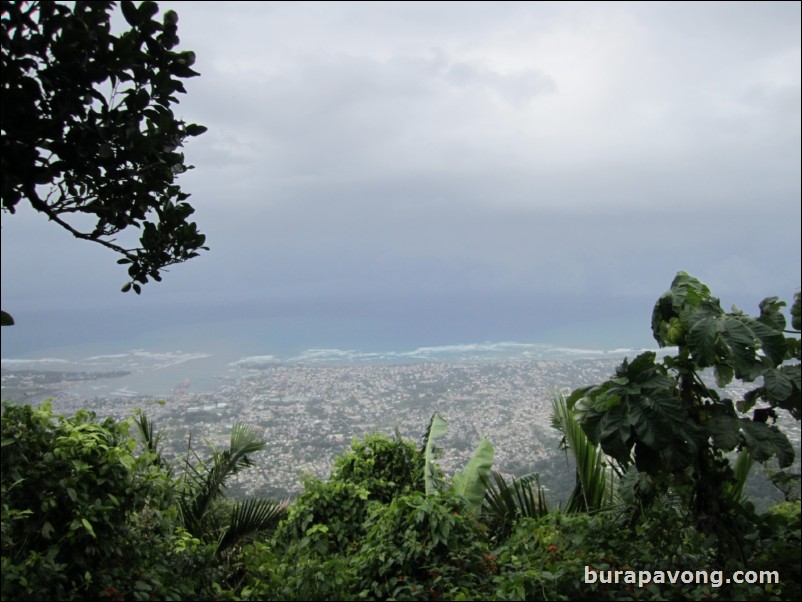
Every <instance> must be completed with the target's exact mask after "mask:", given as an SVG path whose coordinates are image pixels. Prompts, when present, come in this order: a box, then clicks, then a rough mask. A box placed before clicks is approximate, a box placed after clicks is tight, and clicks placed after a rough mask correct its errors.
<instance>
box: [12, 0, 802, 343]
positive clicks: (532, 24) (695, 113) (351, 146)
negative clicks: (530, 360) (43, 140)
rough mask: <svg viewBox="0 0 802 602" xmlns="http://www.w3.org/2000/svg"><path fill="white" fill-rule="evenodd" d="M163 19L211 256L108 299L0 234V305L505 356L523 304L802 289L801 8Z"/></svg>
mask: <svg viewBox="0 0 802 602" xmlns="http://www.w3.org/2000/svg"><path fill="white" fill-rule="evenodd" d="M168 4H169V3H168ZM165 8H166V6H165ZM175 8H176V10H177V11H178V13H179V16H180V21H179V34H180V35H181V37H182V45H185V46H186V47H188V48H192V49H193V50H195V51H196V52H197V55H198V65H197V66H198V69H199V70H200V71H201V73H202V77H201V78H197V79H195V80H192V81H190V82H189V83H188V89H189V94H188V95H187V96H186V97H185V98H184V99H182V103H181V105H180V108H179V111H178V112H179V114H183V115H184V116H185V117H186V118H187V119H190V120H192V121H197V122H198V123H203V124H204V125H207V126H208V127H209V132H208V133H207V134H205V135H204V136H202V137H200V138H196V139H193V140H192V141H191V142H190V144H189V145H188V147H187V148H186V154H187V156H188V158H189V160H190V161H191V162H192V163H194V164H195V165H196V169H195V170H193V171H192V172H189V173H188V174H186V175H185V176H184V177H183V180H182V181H183V185H184V187H185V188H186V189H187V190H188V191H190V192H192V194H193V196H192V201H193V203H194V205H195V206H196V208H197V216H196V219H197V221H198V223H199V225H200V228H201V230H202V231H204V232H205V233H206V234H207V235H208V241H209V245H210V246H211V248H212V250H211V251H210V252H209V253H207V254H204V255H203V256H202V257H200V258H198V259H195V260H193V261H191V262H189V263H187V264H186V265H182V266H176V267H175V268H174V269H173V270H172V271H171V273H170V274H168V275H167V277H166V278H165V281H164V283H162V284H160V285H157V286H154V287H148V288H147V289H146V291H145V293H144V295H143V298H142V299H130V298H128V297H125V298H123V297H122V296H120V295H117V294H116V292H115V291H116V285H117V283H118V281H119V283H120V284H121V283H122V280H123V279H124V272H123V271H121V270H119V268H118V266H115V265H114V264H113V258H112V257H111V256H110V255H108V254H106V253H104V252H103V251H101V250H99V249H94V248H91V246H90V245H86V244H81V243H79V242H77V241H73V240H70V239H69V237H66V236H59V235H57V234H55V233H54V231H53V228H51V227H50V224H46V223H44V222H43V221H41V218H38V219H34V218H37V217H38V216H31V217H30V218H29V217H27V216H25V215H20V216H4V217H3V270H2V271H3V287H2V288H3V305H4V308H5V307H6V306H9V307H10V306H11V305H17V306H20V305H22V306H26V307H34V306H36V307H48V306H49V307H56V308H57V307H59V306H63V305H68V306H82V305H87V304H97V305H103V306H108V307H119V308H122V309H123V310H125V311H131V312H135V311H137V309H136V308H138V307H142V306H145V307H159V306H165V307H167V306H169V307H186V306H192V307H203V306H204V305H208V306H210V307H212V306H214V307H221V306H222V307H233V306H234V305H237V304H240V305H241V304H253V305H254V306H255V307H262V308H264V311H265V312H275V315H277V316H285V317H286V319H287V320H288V322H287V323H288V324H289V323H292V324H295V325H298V324H299V321H300V323H303V322H304V319H308V320H311V317H310V316H312V315H314V316H315V317H316V318H320V320H324V318H325V316H326V312H327V311H330V313H329V321H330V322H331V323H332V324H333V323H340V324H349V325H350V327H352V328H354V329H355V330H359V329H360V328H367V327H364V326H363V327H359V326H358V325H357V322H358V320H357V318H356V317H354V316H359V315H362V314H365V315H367V314H370V315H371V316H373V318H372V320H373V322H371V323H372V324H373V325H374V326H376V327H377V328H378V327H386V328H396V329H399V330H403V326H402V324H406V328H407V329H408V331H409V332H410V333H411V332H426V330H427V324H428V325H429V326H430V327H431V329H432V330H431V332H438V333H439V335H440V336H442V337H444V338H447V337H448V336H451V337H452V338H453V337H458V334H459V332H458V330H459V328H464V329H465V337H470V336H487V337H492V336H494V335H493V334H492V332H493V328H494V327H497V328H498V329H499V330H498V335H497V336H499V337H501V336H512V334H514V332H515V329H516V328H518V329H519V330H520V332H521V333H522V336H523V334H528V335H529V336H535V334H536V333H535V330H536V329H531V328H528V327H527V326H526V324H527V320H532V323H534V322H537V321H538V320H541V318H538V319H537V320H536V319H535V318H534V317H533V316H532V314H533V313H536V312H537V308H538V307H541V309H543V311H545V312H546V313H551V314H552V315H553V319H552V322H556V321H559V320H558V316H557V314H559V319H562V320H567V319H569V313H570V312H569V311H568V310H567V309H565V311H562V310H561V309H560V308H561V306H564V307H565V308H569V307H570V308H571V311H573V312H574V314H573V315H574V318H577V319H578V317H577V316H576V315H575V314H576V312H578V311H580V310H581V308H582V307H583V305H584V306H586V307H589V306H591V305H592V306H593V307H594V308H596V309H595V310H594V311H595V312H597V313H598V314H599V315H601V314H603V313H604V311H607V312H610V315H611V316H613V315H615V314H616V312H617V311H618V310H616V306H618V307H626V308H627V311H628V312H630V313H631V312H632V307H633V306H634V305H635V304H636V301H637V304H638V307H640V306H641V305H642V306H643V307H642V309H643V311H644V312H646V313H648V311H649V310H650V304H651V302H652V301H653V300H654V298H655V297H656V296H657V295H658V294H659V293H660V292H662V291H663V290H664V289H665V288H666V287H667V286H668V284H669V283H670V281H671V278H672V277H673V275H674V273H675V272H676V271H677V270H680V269H684V270H687V271H690V272H691V273H694V274H695V275H697V276H698V277H700V278H701V279H702V280H704V281H706V282H708V284H710V285H711V287H712V288H713V290H714V291H715V292H716V293H718V294H720V295H722V296H725V295H730V296H732V297H734V298H735V300H737V302H739V303H742V304H745V305H746V304H748V303H753V301H754V299H753V297H760V296H762V295H764V294H765V295H768V294H780V295H784V296H789V295H790V294H791V292H792V290H793V287H795V286H798V282H799V271H800V252H799V249H800V244H801V241H800V228H799V223H800V203H799V198H800V192H801V191H800V168H799V165H800V76H799V73H800V28H799V21H800V20H799V6H798V5H797V4H795V3H760V4H747V3H727V4H720V3H692V4H657V3H654V4H653V3H599V4H595V3H591V4H589V3H578V4H573V3H508V4H507V3H492V4H491V3H468V4H464V5H459V6H457V7H454V6H453V4H452V3H390V4H375V5H374V4H367V5H366V4H365V3H353V4H352V3H322V4H317V3H311V4H306V3H305V4H293V3H289V4H280V3H278V4H276V3H268V4H262V3H231V2H229V3H226V4H225V7H224V8H223V7H221V6H219V5H209V4H208V3H189V4H185V3H178V4H177V5H176V6H175ZM54 291H56V292H57V294H54ZM559 299H565V301H564V302H563V303H561V302H560V301H559ZM368 300H369V302H368ZM448 303H452V304H454V305H455V307H456V306H459V307H460V308H462V309H460V310H459V311H457V312H456V313H455V316H454V318H453V320H451V319H450V318H448V316H447V315H445V314H447V313H448V312H447V311H446V310H445V309H443V308H445V307H447V306H448ZM538 304H540V305H538ZM327 307H328V308H329V309H328V310H327V309H326V308H327ZM427 307H429V308H437V311H436V312H435V313H437V316H438V317H437V320H436V321H439V323H440V324H441V326H442V328H441V329H439V330H438V329H435V328H434V326H432V324H433V322H431V320H430V317H427ZM382 308H384V309H382ZM544 308H546V309H544ZM603 310H604V311H603ZM432 311H434V310H432ZM304 312H305V313H304ZM490 314H493V315H494V316H495V317H492V316H491V315H490ZM299 316H306V318H302V317H299ZM321 316H323V317H321ZM348 316H350V317H348ZM640 317H641V318H642V316H640ZM416 319H419V320H420V324H415V321H416ZM594 319H600V318H599V317H598V316H597V314H596V313H594ZM611 319H613V318H611ZM622 319H624V318H622ZM482 320H486V321H487V322H486V324H485V326H482V324H481V321H482ZM308 323H309V324H311V323H312V322H311V321H309V322H308ZM319 323H322V322H315V324H319ZM538 323H539V324H541V322H538ZM413 324H415V325H414V326H413ZM445 324H450V325H451V326H450V327H449V328H451V330H450V332H451V335H447V334H446V331H449V328H446V326H445ZM543 324H545V323H542V324H541V326H542V325H543ZM381 325H383V326H381ZM544 327H545V326H544ZM287 328H288V329H289V326H287ZM299 328H300V329H301V330H303V329H304V328H308V327H302V326H299ZM331 328H332V332H333V333H336V332H341V331H342V330H343V329H345V326H337V327H334V326H332V327H331ZM455 333H456V334H455ZM287 336H291V333H290V334H288V335H287ZM332 336H334V334H333V335H332ZM463 340H468V338H464V339H463ZM427 342H433V341H427ZM434 342H436V341H434ZM413 343H415V344H417V342H415V341H413Z"/></svg>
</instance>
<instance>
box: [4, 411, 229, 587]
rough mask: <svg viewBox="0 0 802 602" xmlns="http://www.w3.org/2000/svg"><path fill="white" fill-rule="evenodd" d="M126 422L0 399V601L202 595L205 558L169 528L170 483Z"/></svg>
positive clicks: (208, 576)
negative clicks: (139, 451) (65, 413)
mask: <svg viewBox="0 0 802 602" xmlns="http://www.w3.org/2000/svg"><path fill="white" fill-rule="evenodd" d="M128 426H129V425H128V422H119V423H118V422H115V421H114V420H112V419H106V420H104V421H102V422H100V423H98V422H97V420H96V418H95V415H94V414H92V413H90V412H86V411H79V412H78V413H77V414H75V416H73V417H71V418H65V417H63V416H59V415H57V414H53V413H52V410H51V407H50V405H49V404H45V405H43V406H42V407H40V408H38V409H33V408H31V407H30V406H17V405H13V404H5V405H4V408H3V415H2V597H3V598H4V599H17V600H25V599H29V600H41V599H51V600H55V599H59V600H69V599H96V598H111V599H120V600H122V599H151V598H165V597H170V598H177V597H180V598H183V597H193V596H198V597H201V598H203V597H204V594H203V590H204V587H207V586H209V585H210V584H211V581H212V580H213V579H214V572H213V571H211V570H210V568H211V567H210V566H209V564H208V563H209V562H210V561H211V559H212V556H211V555H210V554H209V552H208V551H207V550H206V549H205V548H204V546H202V545H201V544H200V542H199V541H196V540H193V539H192V538H191V537H189V535H188V534H187V533H186V532H181V531H180V530H179V531H176V524H177V523H176V515H175V510H174V509H173V506H172V503H171V499H172V482H171V481H170V479H169V477H168V475H167V474H166V473H165V472H164V471H163V470H162V469H160V468H159V467H158V466H156V465H155V464H154V463H153V461H152V460H153V458H152V456H151V455H150V454H148V453H143V454H140V455H139V456H135V455H134V453H133V452H134V450H135V449H136V445H137V444H136V442H135V441H134V440H133V439H132V438H131V437H129V436H128ZM200 569H202V570H200Z"/></svg>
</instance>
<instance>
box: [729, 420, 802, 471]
mask: <svg viewBox="0 0 802 602" xmlns="http://www.w3.org/2000/svg"><path fill="white" fill-rule="evenodd" d="M741 429H742V432H743V436H744V443H745V445H746V448H747V449H748V450H749V453H750V454H751V455H752V457H753V458H754V459H755V461H757V462H765V461H766V460H768V459H769V458H771V457H772V456H777V460H778V461H779V463H780V467H781V468H785V467H787V466H790V465H791V463H792V462H793V461H794V448H793V446H792V445H791V442H790V441H788V437H786V436H785V433H783V432H782V431H781V430H780V429H778V428H777V427H776V426H774V425H768V424H766V423H765V422H753V421H752V420H749V419H748V418H742V419H741Z"/></svg>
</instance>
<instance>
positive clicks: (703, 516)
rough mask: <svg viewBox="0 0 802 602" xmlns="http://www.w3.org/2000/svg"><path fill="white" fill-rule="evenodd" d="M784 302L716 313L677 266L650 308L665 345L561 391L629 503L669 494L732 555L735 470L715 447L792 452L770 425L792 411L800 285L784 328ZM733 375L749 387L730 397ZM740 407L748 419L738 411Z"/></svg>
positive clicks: (783, 461) (796, 411) (795, 413)
mask: <svg viewBox="0 0 802 602" xmlns="http://www.w3.org/2000/svg"><path fill="white" fill-rule="evenodd" d="M784 306H785V303H784V302H782V301H780V300H779V299H778V298H777V297H769V298H766V299H764V300H763V301H762V302H761V303H760V315H759V316H757V317H753V316H749V315H747V314H745V313H743V312H742V311H740V310H738V309H737V308H733V309H732V311H730V312H725V311H724V310H723V309H722V308H721V304H720V302H719V300H718V299H717V298H715V297H713V296H712V295H711V293H710V289H709V288H708V287H707V286H705V285H704V284H702V283H701V282H699V280H697V279H696V278H693V277H692V276H690V275H688V274H686V273H684V272H679V273H678V274H677V276H676V278H674V281H673V282H672V284H671V288H670V289H669V290H668V291H667V292H666V293H665V294H664V295H663V296H661V297H660V299H659V300H658V301H657V303H656V304H655V307H654V311H653V314H652V331H653V333H654V337H655V339H656V340H657V342H658V344H659V345H660V346H661V347H674V348H675V349H676V353H675V354H673V355H671V354H667V355H665V356H664V357H662V358H661V359H659V360H658V359H657V355H656V354H655V353H654V352H647V353H642V354H641V355H639V356H638V357H636V358H635V359H633V360H632V361H631V362H630V361H627V360H625V361H624V362H623V364H621V366H619V367H618V368H617V370H616V374H615V377H613V378H612V379H610V380H607V381H606V382H604V383H601V384H599V385H594V386H590V387H584V388H581V389H578V390H576V391H574V392H573V394H572V395H571V396H570V397H569V399H568V404H569V407H570V408H572V409H573V411H574V414H575V416H576V417H577V419H578V420H579V422H580V424H581V425H582V428H583V429H584V431H585V432H586V433H587V436H588V438H589V439H590V441H591V442H592V443H594V444H600V445H601V448H602V450H603V451H604V453H605V454H607V455H608V456H610V457H611V458H613V459H614V460H615V461H617V462H618V463H619V465H620V466H622V467H624V468H629V471H628V472H627V474H626V475H625V476H624V480H625V481H626V483H628V484H629V486H630V489H632V490H633V491H634V493H635V494H636V497H637V498H638V499H639V501H640V502H642V503H644V504H647V505H648V503H649V502H650V501H651V500H654V499H656V496H657V495H658V494H660V493H662V492H665V491H669V490H671V491H673V492H675V493H679V494H680V495H681V496H682V497H683V499H684V501H685V504H686V507H687V509H688V510H690V511H691V512H692V514H693V516H694V518H695V520H696V523H697V526H698V527H699V528H700V530H702V531H703V532H706V533H712V534H715V535H716V536H717V537H718V538H719V541H720V542H723V543H724V546H725V547H729V546H734V547H733V548H732V550H733V551H734V552H735V553H736V554H737V555H741V556H742V551H741V550H740V548H741V544H742V542H740V541H738V539H737V535H738V529H737V527H736V522H738V521H741V522H742V518H741V517H740V516H739V515H740V512H741V509H740V507H741V506H742V503H741V500H740V498H741V497H742V496H740V494H739V488H740V487H742V480H743V476H744V475H741V477H740V479H738V478H736V475H735V474H734V473H733V470H732V468H731V467H730V463H729V460H728V459H727V457H726V454H728V453H730V452H732V451H734V450H736V449H737V450H739V451H744V450H745V451H747V452H748V454H749V456H751V458H753V459H754V460H755V461H757V462H765V461H767V460H769V459H770V458H772V457H776V458H777V459H778V461H779V463H780V466H781V467H787V466H789V465H790V464H791V463H792V462H793V459H794V450H793V447H792V446H791V444H790V442H789V441H788V438H787V437H786V435H785V434H784V433H783V432H782V431H780V430H779V428H778V427H777V426H776V425H774V424H771V422H774V421H776V419H777V415H778V411H779V410H786V411H787V412H788V413H789V414H790V415H791V416H792V417H793V418H795V419H796V420H799V419H800V415H801V411H800V400H801V396H800V373H801V371H800V340H799V329H800V326H802V319H800V294H799V293H798V292H797V293H796V295H795V298H794V302H793V305H792V307H791V316H792V323H791V325H792V328H793V329H788V328H787V326H786V318H785V316H784V315H783V313H782V311H781V310H782V308H783V307H784ZM786 335H791V336H786ZM734 379H738V380H740V381H741V383H742V387H741V388H740V390H746V389H749V390H746V391H745V392H743V393H740V391H738V393H739V396H740V397H741V398H740V399H738V400H737V401H734V400H733V399H732V398H731V397H730V394H731V393H735V392H736V391H728V390H727V389H726V388H725V387H727V386H728V385H729V384H730V383H732V381H733V380H734ZM758 379H761V380H762V383H761V384H758V385H757V386H755V385H749V383H755V381H757V380H758ZM711 380H715V385H716V386H713V383H712V382H710V381H711ZM750 386H751V387H753V388H751V389H750ZM750 410H751V417H749V416H744V415H742V414H746V413H747V412H749V411H750ZM741 472H742V471H741ZM739 482H740V487H739V485H738V484H739Z"/></svg>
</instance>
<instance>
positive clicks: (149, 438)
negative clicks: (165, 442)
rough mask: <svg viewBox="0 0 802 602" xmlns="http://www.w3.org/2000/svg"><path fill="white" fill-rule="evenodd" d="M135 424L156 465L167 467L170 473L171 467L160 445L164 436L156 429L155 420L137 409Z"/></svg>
mask: <svg viewBox="0 0 802 602" xmlns="http://www.w3.org/2000/svg"><path fill="white" fill-rule="evenodd" d="M134 425H135V426H136V429H137V432H138V433H139V438H140V439H141V440H142V444H143V445H144V446H145V449H146V450H148V452H150V453H151V454H153V463H154V464H155V465H156V466H160V467H163V468H165V469H166V470H167V471H168V474H169V473H170V472H171V467H170V465H169V464H168V463H167V461H166V460H165V459H164V456H163V455H162V453H161V448H160V447H159V443H160V442H161V438H162V434H161V432H159V431H156V430H155V429H154V427H153V422H152V421H151V420H150V419H149V418H148V416H147V414H145V412H143V411H142V410H137V412H136V414H135V416H134Z"/></svg>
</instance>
